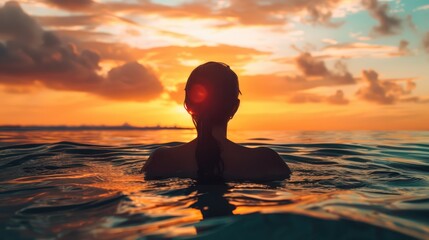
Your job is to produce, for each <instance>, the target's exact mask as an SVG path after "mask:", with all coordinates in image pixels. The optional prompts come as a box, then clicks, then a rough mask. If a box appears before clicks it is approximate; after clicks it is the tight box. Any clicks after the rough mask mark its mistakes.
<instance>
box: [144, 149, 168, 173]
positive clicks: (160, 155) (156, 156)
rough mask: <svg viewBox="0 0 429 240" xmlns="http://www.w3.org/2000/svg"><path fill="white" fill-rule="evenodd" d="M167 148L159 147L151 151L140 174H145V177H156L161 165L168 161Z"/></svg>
mask: <svg viewBox="0 0 429 240" xmlns="http://www.w3.org/2000/svg"><path fill="white" fill-rule="evenodd" d="M168 152H169V148H168V147H160V148H157V149H155V151H153V152H152V153H151V154H150V156H149V158H148V159H147V161H146V163H145V164H144V166H143V168H142V170H141V171H142V172H144V173H146V175H147V176H151V175H156V172H158V171H159V170H160V169H162V168H161V167H162V166H163V165H165V161H166V159H168V157H167V156H168Z"/></svg>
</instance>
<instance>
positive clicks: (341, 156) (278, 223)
mask: <svg viewBox="0 0 429 240" xmlns="http://www.w3.org/2000/svg"><path fill="white" fill-rule="evenodd" d="M194 136H195V133H194V132H193V131H190V130H180V131H178V130H176V131H74V132H52V131H30V132H25V131H23V132H0V239H194V238H198V239H429V217H428V216H429V174H428V173H429V132H377V131H360V132H317V131H315V132H280V131H278V132H261V131H259V132H256V131H254V132H232V133H231V134H230V136H231V139H232V140H235V141H237V142H240V143H242V144H243V145H246V146H249V147H257V146H267V147H270V148H273V149H274V150H276V151H277V152H278V153H279V154H280V155H281V156H282V158H283V159H284V160H285V161H286V162H287V163H288V165H289V166H290V168H291V169H292V171H293V175H292V177H291V178H290V179H288V180H285V181H277V182H264V183H257V182H230V183H227V184H225V185H214V186H201V185H196V184H195V182H194V181H193V180H192V179H175V178H172V179H166V180H156V181H146V180H145V179H144V176H143V175H141V174H140V173H139V171H140V168H141V167H142V165H143V164H144V162H145V161H146V159H147V157H148V155H149V154H150V153H151V151H153V150H154V149H156V148H157V147H160V146H171V145H176V144H180V142H184V141H188V140H191V139H192V138H193V137H194ZM243 164H245V159H243Z"/></svg>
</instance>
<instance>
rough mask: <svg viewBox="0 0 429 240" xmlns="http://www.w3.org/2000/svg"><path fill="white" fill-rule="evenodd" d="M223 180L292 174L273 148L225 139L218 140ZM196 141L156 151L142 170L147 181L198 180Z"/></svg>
mask: <svg viewBox="0 0 429 240" xmlns="http://www.w3.org/2000/svg"><path fill="white" fill-rule="evenodd" d="M219 145H220V148H221V149H222V151H221V157H222V160H223V163H224V171H223V178H224V180H248V181H270V180H282V179H285V178H288V177H289V175H290V173H291V171H290V169H289V167H288V166H287V165H286V163H285V162H284V161H283V159H282V158H281V157H280V156H279V155H278V154H277V153H276V152H275V151H273V150H272V149H270V148H265V147H259V148H247V147H244V146H241V145H238V144H235V143H233V142H231V141H229V140H228V139H225V140H223V141H219ZM195 149H196V140H193V141H191V142H189V143H185V144H182V145H179V146H175V147H164V148H159V149H157V150H155V152H154V153H152V155H151V156H150V158H149V159H148V161H147V163H146V165H145V166H144V168H143V171H144V172H145V174H146V177H147V178H166V177H189V178H197V177H198V176H197V171H198V166H197V161H196V158H195Z"/></svg>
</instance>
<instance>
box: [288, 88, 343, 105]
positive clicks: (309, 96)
mask: <svg viewBox="0 0 429 240" xmlns="http://www.w3.org/2000/svg"><path fill="white" fill-rule="evenodd" d="M289 102H290V103H330V104H334V105H346V104H348V103H349V100H348V99H346V98H345V97H344V92H343V91H342V90H337V91H336V92H335V93H334V94H333V95H330V96H323V95H319V94H314V93H303V92H298V93H296V94H293V95H292V96H291V97H290V98H289Z"/></svg>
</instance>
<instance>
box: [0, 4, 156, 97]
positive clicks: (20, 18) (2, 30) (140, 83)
mask: <svg viewBox="0 0 429 240" xmlns="http://www.w3.org/2000/svg"><path fill="white" fill-rule="evenodd" d="M0 19H1V20H2V21H0V35H1V36H7V38H6V39H7V40H6V43H5V44H3V43H1V42H0V84H3V85H31V84H34V83H36V82H38V83H41V84H43V85H44V86H46V87H48V88H52V89H57V90H68V91H81V92H87V93H92V94H96V95H99V96H103V97H105V98H111V99H117V100H135V101H146V100H149V99H152V98H155V97H156V96H158V95H159V94H160V93H161V92H162V89H163V87H162V85H161V83H160V82H159V80H158V79H157V77H156V75H155V74H154V73H153V72H152V70H150V69H148V68H146V67H144V66H143V65H140V64H139V63H137V62H130V63H125V64H124V65H122V66H119V67H116V68H113V69H111V70H110V71H109V72H108V74H107V76H106V77H104V76H102V75H100V74H99V73H98V72H99V70H100V66H99V63H100V61H101V58H100V56H99V54H98V53H96V52H95V51H92V50H83V51H78V50H77V48H76V47H75V46H74V45H73V44H67V43H65V42H63V41H62V40H61V39H60V38H58V37H57V36H56V35H55V34H54V33H52V32H47V31H44V30H43V29H42V27H40V26H39V25H37V23H36V22H35V21H34V19H32V18H31V17H30V16H28V15H27V14H26V13H25V12H23V10H22V9H21V7H20V6H19V4H17V3H7V4H5V5H4V7H2V8H0ZM16 23H18V26H19V28H17V27H16V26H17V25H16ZM24 30H32V31H29V32H26V31H24Z"/></svg>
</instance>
